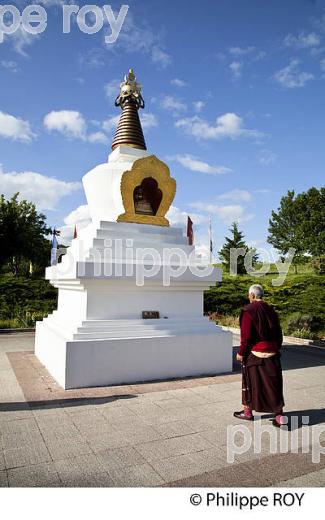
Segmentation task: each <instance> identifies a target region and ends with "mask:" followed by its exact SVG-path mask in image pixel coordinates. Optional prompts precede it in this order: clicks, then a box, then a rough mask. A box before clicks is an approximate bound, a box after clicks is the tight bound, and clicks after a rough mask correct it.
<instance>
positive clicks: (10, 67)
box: [0, 60, 19, 73]
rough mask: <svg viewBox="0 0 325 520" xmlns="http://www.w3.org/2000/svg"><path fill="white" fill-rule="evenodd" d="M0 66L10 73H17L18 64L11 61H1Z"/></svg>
mask: <svg viewBox="0 0 325 520" xmlns="http://www.w3.org/2000/svg"><path fill="white" fill-rule="evenodd" d="M0 65H1V67H3V68H4V69H7V70H9V71H10V72H14V73H16V72H18V71H19V67H18V63H17V62H16V61H13V60H1V61H0Z"/></svg>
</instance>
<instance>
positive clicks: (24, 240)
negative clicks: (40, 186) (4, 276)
mask: <svg viewBox="0 0 325 520" xmlns="http://www.w3.org/2000/svg"><path fill="white" fill-rule="evenodd" d="M18 195H19V194H18V193H16V194H15V195H14V196H13V197H12V198H11V199H10V200H6V199H5V197H4V195H1V197H0V266H3V265H5V264H9V265H10V268H11V269H12V271H13V273H14V274H19V270H20V267H21V265H22V262H23V261H24V260H25V261H26V260H27V261H28V262H29V261H31V262H32V263H34V264H38V265H43V264H44V262H46V263H45V265H46V264H47V263H48V259H49V251H50V249H51V245H50V242H49V240H47V239H46V238H45V237H46V236H47V235H49V234H50V233H51V228H49V227H47V225H46V217H45V215H43V214H42V213H38V212H37V211H36V207H35V204H33V203H32V202H27V201H26V200H22V201H18ZM46 258H47V260H46Z"/></svg>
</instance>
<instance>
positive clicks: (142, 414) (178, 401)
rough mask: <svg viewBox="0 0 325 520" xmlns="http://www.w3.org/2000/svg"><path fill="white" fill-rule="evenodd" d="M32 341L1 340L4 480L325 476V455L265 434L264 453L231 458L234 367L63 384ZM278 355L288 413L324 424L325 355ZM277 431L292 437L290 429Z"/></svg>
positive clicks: (275, 480) (285, 481)
mask: <svg viewBox="0 0 325 520" xmlns="http://www.w3.org/2000/svg"><path fill="white" fill-rule="evenodd" d="M18 336H19V338H18ZM33 340H34V337H33V335H31V334H27V335H26V336H25V335H24V334H22V335H18V334H16V335H15V334H13V335H10V337H9V336H7V337H6V336H5V335H1V337H0V378H1V385H0V487H6V486H8V485H9V486H22V487H25V486H31V487H40V486H45V487H56V486H66V487H93V486H96V487H116V486H132V487H133V486H135V487H136V486H141V487H142V486H147V487H151V486H173V487H174V486H193V487H197V486H200V485H203V486H213V487H214V486H218V487H223V486H234V487H238V486H274V485H277V484H279V485H281V486H282V485H283V486H285V485H288V486H291V485H292V486H298V485H306V486H321V485H322V484H324V483H325V482H324V481H325V460H324V458H325V457H324V456H322V457H321V461H320V463H319V464H313V463H312V461H311V455H310V453H307V454H302V453H298V454H294V453H279V451H278V452H277V453H276V454H273V455H270V451H269V444H268V438H267V435H266V436H265V437H263V438H262V443H261V452H260V453H254V450H253V448H250V449H249V450H248V451H247V452H246V453H244V454H242V455H237V456H236V458H235V461H234V463H233V464H229V463H227V458H226V455H227V453H226V441H227V429H226V428H227V426H228V425H233V426H235V425H236V424H238V422H237V421H236V420H235V419H234V418H233V416H232V413H233V410H234V409H239V408H240V393H241V390H240V379H241V376H240V374H239V367H238V366H237V365H235V368H236V372H235V373H232V374H227V375H220V376H213V377H210V376H209V377H206V378H205V377H200V378H185V379H180V380H172V381H159V382H150V383H142V384H136V385H119V386H112V387H101V388H88V389H82V390H67V391H64V390H62V389H61V388H60V387H59V386H58V385H57V383H56V382H55V381H54V380H53V379H52V378H51V376H50V375H49V374H48V373H47V372H46V370H45V369H44V367H43V366H42V365H41V364H40V363H39V362H38V360H37V359H36V358H35V356H34V354H33ZM282 359H283V367H284V384H285V398H286V404H287V409H288V410H289V411H290V412H289V415H290V414H291V415H292V414H296V415H298V416H299V417H300V416H301V415H303V414H305V415H308V416H309V417H310V424H311V425H312V424H313V425H317V424H319V425H321V424H324V423H325V410H324V399H325V386H324V378H325V352H318V351H306V349H305V348H303V347H290V348H284V349H283V358H282ZM269 419H270V418H269V416H267V415H265V414H264V415H262V416H258V417H257V418H256V420H260V423H261V424H262V425H268V424H269ZM245 425H246V426H247V428H248V429H249V431H250V432H251V433H253V423H246V424H245ZM255 426H256V425H255ZM297 427H298V430H297V431H298V432H300V433H301V424H298V426H297ZM307 428H310V426H309V427H307ZM272 431H274V432H275V433H276V435H277V438H276V447H277V449H278V450H279V439H280V437H279V435H280V434H279V430H275V429H274V428H273V429H272ZM281 435H284V436H286V437H287V438H288V440H291V439H293V436H294V431H290V432H287V433H285V432H281ZM321 440H322V442H323V443H324V442H325V429H324V432H323V433H322V435H321ZM311 442H312V439H309V440H308V449H310V443H311ZM298 445H299V447H300V446H301V439H300V438H299V442H298Z"/></svg>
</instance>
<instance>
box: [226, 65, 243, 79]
mask: <svg viewBox="0 0 325 520" xmlns="http://www.w3.org/2000/svg"><path fill="white" fill-rule="evenodd" d="M229 68H230V71H231V73H232V75H233V77H234V78H235V79H238V78H240V77H241V75H242V68H243V63H242V62H241V61H233V62H232V63H230V65H229Z"/></svg>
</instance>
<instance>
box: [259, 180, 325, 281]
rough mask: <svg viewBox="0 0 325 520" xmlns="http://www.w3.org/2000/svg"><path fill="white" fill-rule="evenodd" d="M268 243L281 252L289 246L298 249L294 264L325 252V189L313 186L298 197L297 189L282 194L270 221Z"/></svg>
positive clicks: (320, 255) (318, 256)
mask: <svg viewBox="0 0 325 520" xmlns="http://www.w3.org/2000/svg"><path fill="white" fill-rule="evenodd" d="M268 231H269V236H268V239H267V240H268V242H269V243H270V244H272V245H273V246H274V247H275V249H277V250H278V251H279V252H280V253H281V254H282V255H287V254H288V251H289V249H290V248H294V249H295V250H296V252H295V255H294V258H293V264H294V266H295V270H296V272H297V265H298V264H300V263H303V262H306V261H307V260H308V257H310V256H312V257H314V260H315V258H318V259H319V263H320V264H321V263H322V261H321V259H322V258H323V257H324V255H325V188H321V189H320V190H317V188H310V189H309V190H308V191H307V192H306V193H305V192H303V193H300V194H298V195H297V196H295V192H294V190H292V191H288V193H287V195H285V196H284V197H282V199H281V201H280V206H279V208H278V210H277V211H272V214H271V218H270V220H269V229H268Z"/></svg>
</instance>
